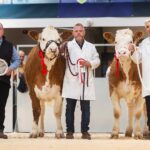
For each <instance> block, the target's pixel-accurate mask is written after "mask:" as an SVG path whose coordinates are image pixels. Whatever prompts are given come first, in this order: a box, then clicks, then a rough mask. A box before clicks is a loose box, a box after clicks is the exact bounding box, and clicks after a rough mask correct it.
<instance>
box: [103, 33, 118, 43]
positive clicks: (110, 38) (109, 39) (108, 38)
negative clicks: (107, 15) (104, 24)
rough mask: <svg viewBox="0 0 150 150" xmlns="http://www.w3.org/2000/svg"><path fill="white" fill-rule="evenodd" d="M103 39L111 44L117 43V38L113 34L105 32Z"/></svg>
mask: <svg viewBox="0 0 150 150" xmlns="http://www.w3.org/2000/svg"><path fill="white" fill-rule="evenodd" d="M103 37H104V39H105V40H106V41H107V42H108V43H110V44H112V43H114V42H115V38H114V36H113V34H112V33H111V32H104V33H103Z"/></svg>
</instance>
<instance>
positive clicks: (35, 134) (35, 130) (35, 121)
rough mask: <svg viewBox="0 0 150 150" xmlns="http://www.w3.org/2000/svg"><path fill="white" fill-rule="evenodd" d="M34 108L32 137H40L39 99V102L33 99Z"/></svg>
mask: <svg viewBox="0 0 150 150" xmlns="http://www.w3.org/2000/svg"><path fill="white" fill-rule="evenodd" d="M32 109H33V124H32V131H31V133H30V138H37V137H38V122H39V116H40V113H41V108H40V104H39V100H38V101H37V102H33V100H32Z"/></svg>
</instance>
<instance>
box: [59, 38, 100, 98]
mask: <svg viewBox="0 0 150 150" xmlns="http://www.w3.org/2000/svg"><path fill="white" fill-rule="evenodd" d="M67 46H68V52H69V56H70V59H71V61H72V62H73V63H74V64H76V65H75V66H73V65H70V67H71V71H72V72H73V73H74V74H75V73H77V72H78V69H77V60H78V59H80V58H83V59H85V60H87V61H89V62H90V63H91V66H92V67H91V68H89V69H88V70H89V77H88V87H87V84H86V82H85V92H84V100H95V99H96V97H95V85H94V77H93V69H95V68H97V67H98V66H99V65H100V59H99V54H98V53H97V50H96V48H95V46H94V45H93V44H91V43H89V42H87V41H84V44H83V47H82V49H81V48H80V47H79V45H78V44H77V43H76V41H75V39H73V40H72V41H69V42H68V44H67ZM85 74H86V75H85V81H87V72H85ZM82 96H83V84H82V83H80V81H79V76H73V75H72V74H71V73H70V71H69V68H68V64H66V71H65V76H64V82H63V89H62V97H64V98H72V99H77V100H81V99H82Z"/></svg>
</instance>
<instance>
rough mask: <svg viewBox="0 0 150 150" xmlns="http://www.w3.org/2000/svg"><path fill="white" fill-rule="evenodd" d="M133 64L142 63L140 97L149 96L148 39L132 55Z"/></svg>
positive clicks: (149, 43) (149, 46)
mask: <svg viewBox="0 0 150 150" xmlns="http://www.w3.org/2000/svg"><path fill="white" fill-rule="evenodd" d="M132 58H133V60H134V62H135V63H137V60H136V59H138V62H139V63H142V80H143V85H142V96H143V97H145V96H148V95H150V37H148V38H146V39H144V40H143V41H142V43H141V44H140V45H139V49H138V50H137V51H135V52H134V53H133V55H132Z"/></svg>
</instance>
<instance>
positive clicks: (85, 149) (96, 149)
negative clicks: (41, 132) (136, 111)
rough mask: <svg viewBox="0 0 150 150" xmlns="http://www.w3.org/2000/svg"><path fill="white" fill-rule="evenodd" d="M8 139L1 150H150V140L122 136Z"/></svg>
mask: <svg viewBox="0 0 150 150" xmlns="http://www.w3.org/2000/svg"><path fill="white" fill-rule="evenodd" d="M7 135H8V139H0V150H135V149H136V150H149V149H150V140H135V139H134V138H126V137H124V135H123V134H120V138H119V139H110V134H109V133H108V134H103V133H91V135H92V140H84V139H81V134H80V133H76V134H75V135H74V136H75V139H71V140H70V139H65V138H64V139H55V138H54V136H55V134H54V133H46V134H45V136H44V138H36V139H31V138H28V137H29V133H7Z"/></svg>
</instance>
